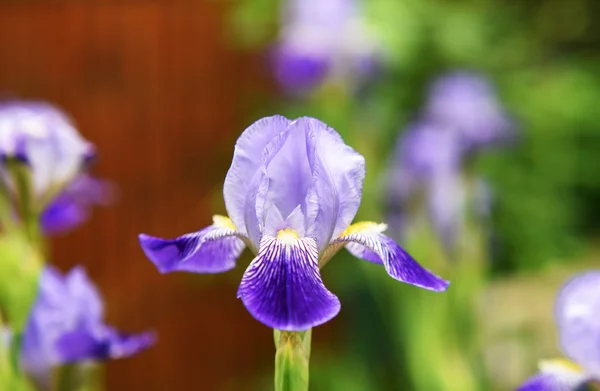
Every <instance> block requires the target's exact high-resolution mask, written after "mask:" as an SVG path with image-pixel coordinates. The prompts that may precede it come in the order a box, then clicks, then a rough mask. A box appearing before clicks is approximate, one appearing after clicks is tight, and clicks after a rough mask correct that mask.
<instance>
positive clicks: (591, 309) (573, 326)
mask: <svg viewBox="0 0 600 391" xmlns="http://www.w3.org/2000/svg"><path fill="white" fill-rule="evenodd" d="M598 314H600V270H594V271H590V272H587V273H583V274H580V275H578V276H576V277H574V278H573V279H571V280H570V281H568V282H567V283H566V284H565V285H564V287H563V288H562V289H561V291H560V293H559V294H558V298H557V300H556V305H555V317H556V323H557V325H558V333H559V338H560V344H561V347H562V350H563V352H564V353H565V355H566V356H567V357H569V358H570V359H571V360H573V361H575V362H577V363H578V364H579V365H581V366H582V367H583V368H585V370H586V372H588V373H590V374H592V375H594V376H600V348H599V347H600V316H599V315H598Z"/></svg>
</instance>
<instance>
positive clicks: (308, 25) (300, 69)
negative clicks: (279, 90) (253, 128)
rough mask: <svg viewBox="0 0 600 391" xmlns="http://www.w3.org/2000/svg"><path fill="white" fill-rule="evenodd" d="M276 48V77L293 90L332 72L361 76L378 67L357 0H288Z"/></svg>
mask: <svg viewBox="0 0 600 391" xmlns="http://www.w3.org/2000/svg"><path fill="white" fill-rule="evenodd" d="M283 10H284V14H283V18H282V19H283V21H282V26H283V28H282V31H281V37H280V39H279V42H278V43H277V46H276V48H275V50H274V57H273V59H274V68H275V76H276V78H277V80H278V82H279V83H280V84H281V85H282V86H283V88H284V89H285V90H286V91H288V92H292V93H303V92H306V91H310V90H311V89H312V88H314V87H316V86H317V85H319V84H320V83H321V82H322V81H323V80H324V79H326V78H328V77H335V78H338V79H348V78H356V77H357V76H361V75H368V74H370V73H371V72H372V71H373V69H375V64H376V63H377V58H378V54H379V53H378V52H379V51H380V49H379V48H378V47H377V45H376V42H375V40H374V39H373V37H372V35H371V34H370V33H369V31H368V29H367V26H366V24H365V21H364V19H363V17H362V13H361V9H360V4H359V2H358V1H356V0H328V1H321V0H287V1H286V2H285V4H284V7H283Z"/></svg>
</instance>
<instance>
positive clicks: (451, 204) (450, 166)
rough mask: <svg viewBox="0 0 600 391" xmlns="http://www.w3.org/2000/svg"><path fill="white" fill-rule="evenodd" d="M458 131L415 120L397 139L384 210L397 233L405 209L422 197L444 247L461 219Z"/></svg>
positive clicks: (463, 199)
mask: <svg viewBox="0 0 600 391" xmlns="http://www.w3.org/2000/svg"><path fill="white" fill-rule="evenodd" d="M461 159H462V153H461V148H460V143H459V137H458V135H457V134H456V133H455V132H453V131H452V130H451V129H449V128H443V127H439V126H436V125H435V124H431V123H426V122H422V123H417V124H415V125H413V126H411V127H409V129H408V130H407V131H406V132H405V133H404V134H403V135H402V137H401V138H400V139H399V140H398V144H397V146H396V152H395V154H394V161H393V163H392V165H391V169H390V174H389V177H390V180H389V181H388V189H387V193H388V213H389V214H390V215H391V216H393V217H391V218H390V219H391V220H393V221H395V222H396V225H395V226H392V229H393V230H392V232H395V233H396V234H397V235H401V234H402V231H403V230H404V228H405V224H406V223H407V221H406V220H408V211H409V209H411V208H412V207H415V206H418V205H414V204H415V202H416V201H417V200H418V199H419V198H421V197H424V198H425V200H426V205H425V206H426V208H427V210H428V212H429V216H430V220H431V223H432V224H433V227H434V229H435V230H436V232H437V234H438V235H439V237H440V239H441V240H442V242H443V244H444V246H445V247H446V248H447V249H450V248H452V246H453V244H454V242H455V239H456V236H457V233H458V229H457V228H458V227H459V226H460V225H461V223H462V219H463V210H464V206H465V203H466V193H465V189H464V186H463V183H462V180H463V178H462V175H461V162H462V161H461Z"/></svg>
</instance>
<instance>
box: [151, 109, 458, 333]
mask: <svg viewBox="0 0 600 391" xmlns="http://www.w3.org/2000/svg"><path fill="white" fill-rule="evenodd" d="M364 176H365V162H364V158H363V157H362V156H361V155H360V154H358V153H357V152H356V151H354V150H353V149H352V148H350V147H349V146H347V145H346V144H344V142H343V140H342V139H341V137H340V136H339V135H338V134H337V132H335V130H333V129H331V128H330V127H328V126H327V125H326V124H324V123H323V122H321V121H318V120H316V119H313V118H307V117H304V118H299V119H296V120H293V121H291V120H289V119H287V118H285V117H282V116H273V117H267V118H263V119H261V120H259V121H257V122H255V123H254V124H252V125H251V126H250V127H249V128H248V129H246V130H245V131H244V133H242V135H241V136H240V138H239V139H238V141H237V144H236V147H235V152H234V156H233V161H232V164H231V168H230V169H229V172H228V174H227V177H226V179H225V185H224V189H223V194H224V198H225V205H226V207H227V211H228V213H229V216H230V218H231V219H229V218H225V217H221V216H219V217H216V218H215V220H214V224H213V225H212V226H210V227H207V228H205V229H203V230H200V231H198V232H196V233H191V234H186V235H183V236H181V237H179V238H176V239H173V240H165V239H160V238H156V237H151V236H148V235H144V234H142V235H140V243H141V246H142V249H143V250H144V252H145V253H146V255H147V256H148V258H149V259H150V260H151V261H152V262H153V263H154V264H155V265H156V266H157V267H158V269H159V270H160V271H161V272H163V273H165V272H170V271H191V272H200V273H201V272H209V273H213V272H219V271H225V270H229V269H231V268H232V267H234V265H235V260H236V259H237V257H238V256H239V255H240V253H241V251H242V250H243V248H244V246H247V247H249V248H250V249H251V250H252V251H253V252H254V253H255V254H257V255H256V258H254V260H253V261H252V262H251V263H250V266H248V269H247V270H246V272H245V273H244V276H243V277H242V282H241V284H240V287H239V290H238V297H239V298H241V299H242V302H243V303H244V305H245V306H246V308H247V309H248V311H249V312H250V313H251V314H252V315H253V316H254V317H255V318H256V319H257V320H259V321H261V322H262V323H264V324H266V325H267V326H269V327H271V328H274V329H280V330H288V331H302V330H307V329H309V328H311V327H313V326H317V325H319V324H321V323H324V322H326V321H328V320H330V319H331V318H333V317H334V316H335V315H336V314H337V313H338V311H339V309H340V303H339V300H338V299H337V297H336V296H335V295H333V294H332V293H331V292H330V291H329V290H327V288H325V286H324V285H323V282H322V280H321V276H320V272H319V268H320V266H323V265H325V263H327V261H328V260H329V259H330V258H331V256H333V255H334V254H335V252H337V251H338V250H339V249H341V247H343V246H346V247H347V248H348V250H349V251H350V252H351V253H352V254H353V255H355V256H357V257H359V258H362V259H365V260H367V261H370V262H374V263H377V264H381V265H383V266H384V268H385V270H386V271H387V273H388V274H389V275H390V276H391V277H393V278H395V279H397V280H399V281H402V282H406V283H409V284H413V285H416V286H419V287H422V288H425V289H430V290H434V291H443V290H445V289H446V287H447V286H448V283H447V282H446V281H444V280H442V279H440V278H439V277H437V276H435V275H434V274H432V273H430V272H429V271H427V270H425V269H423V268H422V267H421V266H420V265H419V264H418V263H417V262H416V261H415V260H413V259H412V258H411V257H410V255H408V253H406V252H405V251H404V250H403V249H402V248H401V247H400V246H398V244H396V243H395V242H394V241H393V240H391V239H390V238H389V237H387V236H385V235H384V234H383V233H382V232H383V231H384V230H385V229H386V226H385V224H376V223H371V222H363V223H356V224H353V225H350V224H351V222H352V220H353V219H354V216H355V214H356V212H357V210H358V207H359V205H360V200H361V196H362V185H363V180H364Z"/></svg>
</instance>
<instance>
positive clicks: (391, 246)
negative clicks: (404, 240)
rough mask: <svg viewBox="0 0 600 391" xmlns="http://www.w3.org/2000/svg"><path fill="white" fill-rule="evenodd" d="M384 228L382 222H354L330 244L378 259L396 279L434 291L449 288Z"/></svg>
mask: <svg viewBox="0 0 600 391" xmlns="http://www.w3.org/2000/svg"><path fill="white" fill-rule="evenodd" d="M384 228H385V225H381V224H376V223H358V224H353V225H352V226H350V227H349V228H348V229H347V230H346V232H345V234H343V235H342V236H340V237H339V238H338V239H336V240H334V241H333V243H332V244H333V245H334V246H335V245H336V244H337V245H340V244H346V245H348V244H350V248H349V250H350V251H351V252H352V254H353V255H355V256H357V257H359V258H362V259H366V260H368V261H370V262H374V263H381V264H382V265H383V267H384V268H385V270H386V271H387V273H388V274H389V275H390V276H391V277H393V278H394V279H396V280H398V281H402V282H405V283H407V284H411V285H415V286H418V287H420V288H425V289H429V290H432V291H436V292H440V291H444V290H446V288H448V285H449V283H448V281H445V280H443V279H441V278H440V277H438V276H436V275H435V274H433V273H431V272H430V271H429V270H427V269H425V268H423V267H422V266H421V265H419V264H418V263H417V261H415V260H414V259H413V258H412V257H411V256H410V255H409V254H408V253H407V252H406V251H404V249H402V247H400V246H399V245H398V244H397V243H396V242H394V241H393V240H392V239H390V238H389V237H387V236H385V235H383V234H382V233H381V232H382V229H384ZM357 245H358V246H357ZM377 258H378V259H377Z"/></svg>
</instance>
